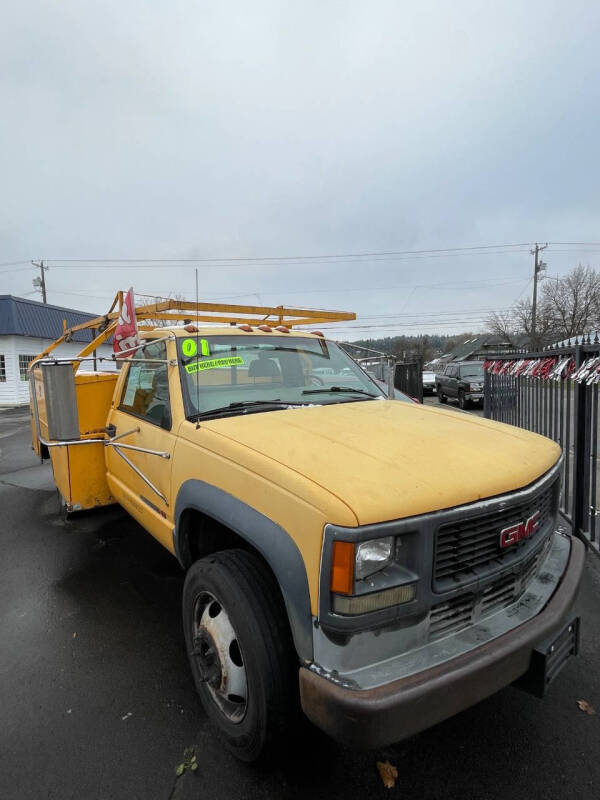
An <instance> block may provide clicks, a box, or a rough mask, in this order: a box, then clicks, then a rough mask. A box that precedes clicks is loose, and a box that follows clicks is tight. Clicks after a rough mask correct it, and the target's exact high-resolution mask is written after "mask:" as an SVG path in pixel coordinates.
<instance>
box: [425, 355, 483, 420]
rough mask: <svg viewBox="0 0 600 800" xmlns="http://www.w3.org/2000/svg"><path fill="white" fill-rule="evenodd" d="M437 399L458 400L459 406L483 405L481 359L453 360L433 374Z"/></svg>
mask: <svg viewBox="0 0 600 800" xmlns="http://www.w3.org/2000/svg"><path fill="white" fill-rule="evenodd" d="M435 387H436V391H437V396H438V401H439V402H440V403H447V402H448V400H458V405H459V408H462V409H465V408H469V407H470V406H471V405H473V404H475V405H481V406H482V405H483V361H455V362H452V363H451V364H447V365H446V369H445V370H444V371H443V372H441V373H438V374H437V375H436V376H435Z"/></svg>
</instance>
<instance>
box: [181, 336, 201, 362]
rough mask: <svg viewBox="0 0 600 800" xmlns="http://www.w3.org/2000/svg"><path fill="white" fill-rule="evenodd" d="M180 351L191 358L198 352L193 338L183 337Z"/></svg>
mask: <svg viewBox="0 0 600 800" xmlns="http://www.w3.org/2000/svg"><path fill="white" fill-rule="evenodd" d="M181 352H182V353H183V355H184V356H187V357H188V358H191V357H192V356H195V355H196V353H197V352H198V345H197V344H196V340H195V339H184V340H183V344H182V345H181Z"/></svg>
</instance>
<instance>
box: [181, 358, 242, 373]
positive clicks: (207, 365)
mask: <svg viewBox="0 0 600 800" xmlns="http://www.w3.org/2000/svg"><path fill="white" fill-rule="evenodd" d="M243 363H244V359H243V358H240V356H230V357H229V358H211V359H210V361H194V362H193V363H192V364H186V365H185V371H186V372H187V373H188V374H189V375H191V374H192V373H194V372H203V371H204V370H205V369H218V368H219V367H237V366H239V365H240V364H243Z"/></svg>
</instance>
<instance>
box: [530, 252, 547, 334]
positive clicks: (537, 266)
mask: <svg viewBox="0 0 600 800" xmlns="http://www.w3.org/2000/svg"><path fill="white" fill-rule="evenodd" d="M547 247H548V242H546V244H542V245H539V244H538V243H537V242H536V243H535V249H534V250H530V251H529V252H530V253H531V255H532V256H535V258H534V262H533V301H532V303H531V346H532V347H533V348H537V334H536V331H535V323H536V314H537V285H538V275H539V273H540V272H541V271H542V270H543V269H546V267H547V266H548V265H547V264H544V262H543V261H540V253H541V252H542V250H545V249H546V248H547Z"/></svg>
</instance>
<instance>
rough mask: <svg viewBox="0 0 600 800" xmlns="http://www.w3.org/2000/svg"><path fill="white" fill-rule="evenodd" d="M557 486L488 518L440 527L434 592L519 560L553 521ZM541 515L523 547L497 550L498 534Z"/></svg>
mask: <svg viewBox="0 0 600 800" xmlns="http://www.w3.org/2000/svg"><path fill="white" fill-rule="evenodd" d="M557 488H558V486H557V482H554V483H553V484H552V485H551V486H549V487H547V488H546V489H544V490H543V491H542V492H541V493H540V494H538V495H537V497H535V498H533V499H528V500H525V501H523V502H521V503H517V504H515V505H511V506H510V507H509V508H502V509H500V510H498V511H493V512H491V513H488V514H481V515H479V516H476V517H470V518H468V519H463V520H459V521H457V522H452V523H448V524H446V525H442V526H441V527H440V528H439V530H438V532H437V536H436V541H435V555H434V563H433V588H434V590H435V591H437V592H444V591H449V590H451V589H455V588H456V587H457V585H458V584H460V583H466V582H468V581H469V580H475V579H477V578H481V577H483V576H485V575H486V574H487V573H488V572H489V571H490V570H492V569H494V568H496V567H501V566H503V565H506V566H508V564H512V563H514V562H516V561H518V560H519V557H520V555H521V553H522V549H521V548H522V546H523V544H525V545H527V542H535V541H536V540H538V539H539V536H540V534H542V535H543V533H542V532H543V530H544V529H545V528H546V527H547V525H548V523H549V522H550V521H551V520H552V518H553V514H554V506H555V502H554V500H555V497H556V491H557ZM536 511H539V512H540V518H539V524H538V528H537V531H536V533H534V535H533V537H532V538H531V539H529V540H526V542H524V543H523V544H516V545H513V546H512V547H507V548H504V549H503V548H501V547H500V531H501V530H502V529H503V528H506V527H508V526H509V525H516V524H518V523H519V522H522V521H524V520H527V519H528V518H529V517H530V516H531V515H532V514H534V513H535V512H536Z"/></svg>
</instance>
